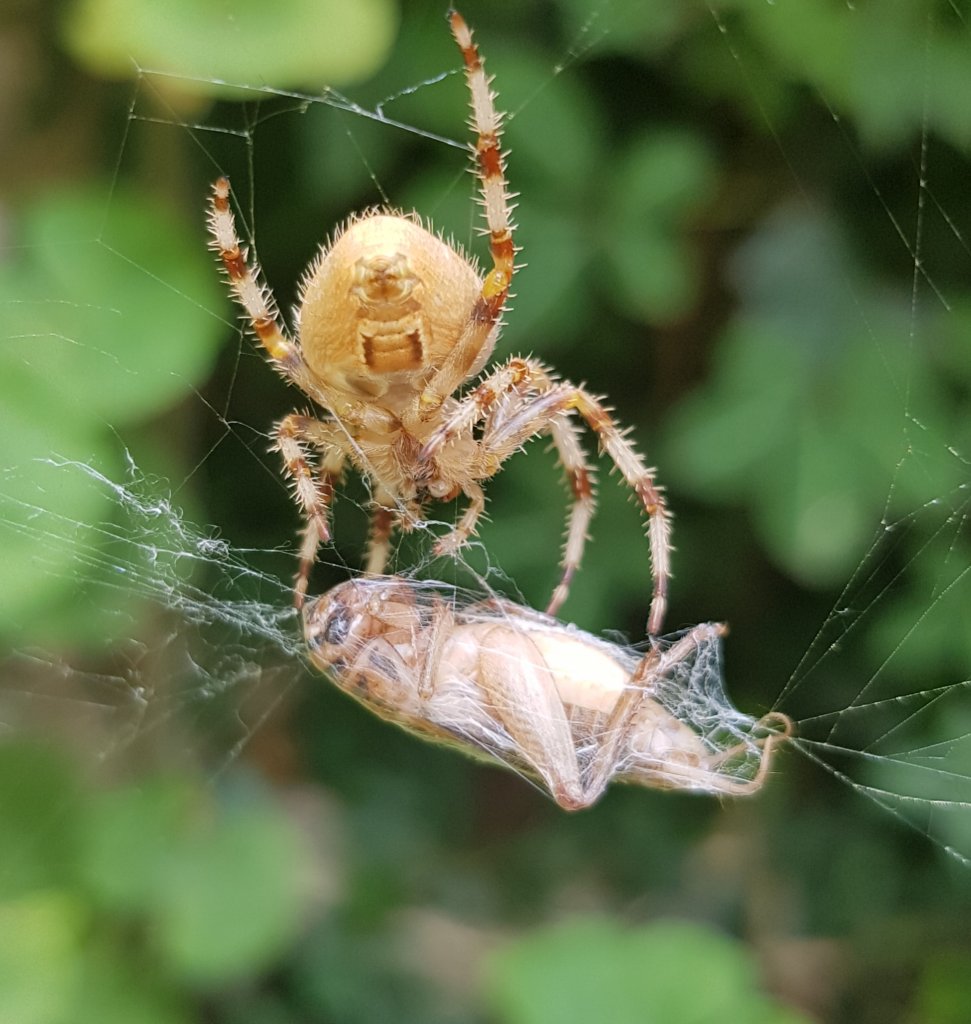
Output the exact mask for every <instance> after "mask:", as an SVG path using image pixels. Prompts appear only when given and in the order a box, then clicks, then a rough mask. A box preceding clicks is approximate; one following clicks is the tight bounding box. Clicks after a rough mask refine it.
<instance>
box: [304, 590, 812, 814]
mask: <svg viewBox="0 0 971 1024" xmlns="http://www.w3.org/2000/svg"><path fill="white" fill-rule="evenodd" d="M304 630H305V635H306V640H307V644H308V648H309V652H310V658H311V660H312V661H313V663H314V664H315V665H316V666H317V667H318V668H320V669H321V670H322V671H324V672H325V673H326V674H327V675H329V676H330V678H331V679H332V680H333V681H334V682H335V683H336V684H337V686H339V687H340V688H341V689H342V690H345V691H346V692H347V693H349V694H350V695H351V696H353V697H355V698H356V699H357V700H359V701H360V702H361V703H363V704H365V705H366V706H367V707H369V708H370V709H371V710H372V711H374V712H375V713H376V714H377V715H379V716H380V717H381V718H385V719H388V720H389V721H392V722H396V723H398V724H399V725H401V726H403V727H404V728H406V729H408V730H410V731H412V732H414V733H417V734H419V735H421V736H424V737H426V738H429V739H432V740H435V741H437V742H441V743H446V744H449V745H451V746H456V747H459V748H461V749H463V750H464V751H465V752H467V753H470V754H472V755H473V756H479V757H485V758H487V759H489V760H492V761H497V762H499V763H501V764H503V765H506V766H507V767H510V768H512V769H514V770H515V771H517V772H519V773H520V774H522V775H524V776H526V777H527V778H530V779H532V780H534V781H535V782H536V783H538V784H539V785H540V786H541V787H542V788H544V789H545V790H546V791H548V792H549V794H550V795H551V796H552V797H553V799H554V800H555V801H556V802H557V803H558V804H559V805H560V807H562V808H564V809H566V810H578V809H581V808H584V807H589V806H590V805H591V804H593V803H594V802H595V801H596V800H597V799H598V798H599V797H600V796H601V795H602V793H603V791H604V790H605V789H606V787H607V785H608V783H610V782H611V781H612V780H616V781H620V782H629V783H635V784H638V785H642V786H649V787H652V788H656V789H682V790H694V791H698V792H703V793H723V794H746V793H754V792H756V791H757V790H758V789H759V788H760V787H761V786H762V785H763V783H764V782H765V780H766V778H767V777H768V773H769V769H770V766H771V762H772V755H773V751H774V750H775V748H776V747H777V745H778V744H779V743H780V742H781V741H782V740H784V739H785V738H786V737H788V736H790V735H791V734H792V723H791V721H790V720H789V719H788V718H787V717H786V716H785V715H783V714H781V713H779V712H775V711H773V712H770V713H769V714H767V715H764V716H763V717H762V718H760V719H758V720H756V719H754V718H752V717H750V716H748V715H745V714H742V713H741V712H740V711H737V710H736V709H735V708H734V707H733V706H732V705H731V703H730V702H729V700H728V698H727V697H726V696H725V692H724V688H723V686H722V681H721V641H722V637H723V636H724V635H725V632H726V630H725V627H724V626H722V625H718V624H714V623H703V624H701V625H698V626H694V627H693V628H691V629H689V630H687V631H686V632H684V633H683V634H682V635H681V636H680V637H678V638H676V639H674V640H671V641H669V642H665V641H655V643H654V644H653V645H652V646H651V647H650V649H649V650H647V651H646V653H638V652H636V651H634V650H632V649H630V648H627V647H623V646H621V645H619V644H614V643H611V642H609V641H606V640H602V639H599V638H598V637H595V636H593V635H591V634H589V633H585V632H583V631H582V630H580V629H577V628H576V627H574V626H570V625H565V624H564V623H562V622H559V621H558V620H556V619H553V618H550V617H549V616H547V615H542V614H540V613H539V612H535V611H533V610H532V609H529V608H525V607H523V606H521V605H517V604H514V603H512V602H509V601H504V600H486V601H463V600H462V594H461V593H460V592H458V591H456V590H454V589H450V588H446V587H445V586H444V585H440V584H427V583H419V582H416V581H413V580H406V579H403V578H401V577H369V578H361V579H358V580H353V581H350V582H347V583H342V584H340V585H339V586H336V587H334V588H333V589H332V590H330V591H328V592H327V593H325V594H324V595H323V596H321V597H318V598H316V599H315V600H314V601H312V602H310V603H309V604H308V605H307V606H306V608H305V609H304Z"/></svg>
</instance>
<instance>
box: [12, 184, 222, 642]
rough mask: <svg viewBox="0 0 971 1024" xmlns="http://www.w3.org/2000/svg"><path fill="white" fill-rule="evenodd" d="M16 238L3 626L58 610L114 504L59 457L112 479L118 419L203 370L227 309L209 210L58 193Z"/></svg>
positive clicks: (125, 196)
mask: <svg viewBox="0 0 971 1024" xmlns="http://www.w3.org/2000/svg"><path fill="white" fill-rule="evenodd" d="M19 241H20V243H21V247H20V248H19V249H18V256H19V260H18V261H17V262H14V263H9V264H4V265H0V310H3V314H4V336H3V341H4V344H2V345H0V406H2V407H3V408H4V409H5V412H6V418H5V429H4V430H3V431H2V432H0V464H2V465H3V466H4V467H6V471H5V472H4V474H3V478H2V481H0V505H2V507H3V511H4V522H5V525H6V526H7V527H8V529H7V532H6V534H5V541H4V577H5V600H4V602H3V605H2V611H0V629H10V628H11V627H16V628H19V629H20V630H23V631H25V632H28V633H30V632H33V629H32V625H31V624H32V621H33V619H34V618H35V617H37V616H40V615H41V613H42V612H46V621H47V622H48V624H53V621H54V619H55V613H56V611H57V609H58V608H60V607H62V606H63V603H64V601H65V600H66V599H67V598H68V597H69V596H70V593H71V591H72V588H73V589H74V590H76V589H77V586H78V582H77V581H78V571H79V566H80V563H81V561H82V559H90V555H91V549H92V548H93V547H97V545H98V544H99V541H100V540H101V537H100V534H99V524H100V523H102V522H104V521H106V520H110V519H111V518H112V517H113V515H114V514H115V509H114V504H113V502H112V496H111V489H110V488H107V487H99V486H97V485H96V483H95V482H94V480H93V478H92V477H91V476H90V475H88V474H85V473H84V472H81V471H79V470H78V471H72V470H70V469H68V470H65V471H62V472H55V471H54V466H56V465H57V464H61V463H63V462H65V461H72V460H73V461H77V462H78V463H80V464H83V465H89V466H92V467H97V470H98V471H100V472H101V473H103V474H104V475H105V476H106V477H107V478H108V479H112V480H117V479H118V478H119V477H120V476H121V468H120V459H119V444H118V440H117V433H116V432H117V431H118V430H119V429H120V428H122V427H123V426H124V425H125V424H128V423H132V422H137V421H140V420H144V419H146V418H148V417H150V416H152V415H155V414H157V413H159V412H161V411H163V410H165V409H168V408H170V407H171V406H172V404H173V403H174V402H175V401H176V400H177V399H178V398H180V397H181V396H182V395H184V394H186V393H187V392H189V391H190V390H191V389H193V388H195V387H198V386H199V385H200V383H201V382H202V381H203V380H204V379H205V377H206V376H207V375H208V374H209V372H210V370H211V368H212V365H213V362H214V360H215V356H216V352H217V349H218V347H219V344H220V343H221V341H222V335H223V324H222V321H221V320H220V319H219V318H218V317H216V316H214V315H213V314H212V313H211V312H210V311H211V310H212V309H215V308H218V307H219V306H220V304H221V302H222V296H221V293H220V291H219V281H218V274H217V273H216V269H215V266H214V263H213V261H212V260H211V259H210V258H209V256H208V254H207V251H206V248H205V244H204V241H203V236H202V226H201V223H200V225H198V226H197V227H196V229H195V230H191V229H190V228H189V227H188V226H187V225H185V224H183V223H181V222H180V221H179V220H178V219H177V218H174V217H172V216H170V215H167V214H166V213H165V212H164V211H163V210H162V209H160V208H159V207H158V206H157V205H156V204H155V203H153V202H151V201H150V200H149V199H147V198H145V197H143V196H138V195H136V194H134V193H129V192H127V191H125V190H124V189H122V188H120V187H114V188H112V189H111V190H110V191H109V192H105V191H101V190H98V189H95V188H93V187H88V188H79V189H76V190H74V191H63V192H51V193H47V194H45V195H44V196H43V197H42V198H41V199H39V200H37V201H36V202H35V203H34V204H33V205H32V206H30V207H28V208H27V209H26V210H25V211H24V213H23V215H22V219H21V223H20V225H19ZM92 561H93V562H94V563H95V564H97V559H94V560H92ZM89 564H90V562H89ZM38 566H43V567H44V571H43V572H39V571H38ZM81 572H82V574H83V570H81ZM72 577H73V582H72Z"/></svg>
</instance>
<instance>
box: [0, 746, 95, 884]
mask: <svg viewBox="0 0 971 1024" xmlns="http://www.w3.org/2000/svg"><path fill="white" fill-rule="evenodd" d="M83 814H84V805H83V801H82V792H81V790H80V787H79V786H78V785H77V781H76V779H75V777H74V774H73V773H72V770H71V767H70V766H69V765H68V764H67V763H66V762H65V761H64V760H63V759H62V758H61V757H59V756H58V755H57V754H55V753H53V752H52V751H50V750H48V749H46V748H44V747H40V746H36V745H34V744H32V743H29V742H27V741H24V740H21V741H17V742H8V743H4V744H0V898H3V897H9V896H14V897H16V896H19V895H21V894H24V893H28V892H31V891H40V890H45V889H51V890H54V889H56V888H57V887H59V886H65V885H70V884H71V882H72V881H73V879H74V878H75V875H76V857H77V828H78V820H79V819H80V817H81V816H82V815H83Z"/></svg>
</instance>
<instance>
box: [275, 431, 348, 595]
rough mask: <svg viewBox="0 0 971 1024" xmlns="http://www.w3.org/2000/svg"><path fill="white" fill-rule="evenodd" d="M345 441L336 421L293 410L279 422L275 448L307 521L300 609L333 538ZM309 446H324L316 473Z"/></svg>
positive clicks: (299, 585) (298, 583)
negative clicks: (319, 551)
mask: <svg viewBox="0 0 971 1024" xmlns="http://www.w3.org/2000/svg"><path fill="white" fill-rule="evenodd" d="M344 441H345V435H344V433H343V432H342V431H341V430H340V428H339V427H337V425H336V424H334V423H329V422H324V421H321V420H315V419H312V418H311V417H309V416H299V415H297V414H296V413H291V414H290V415H289V416H285V417H284V418H283V419H282V420H280V422H279V423H278V424H277V425H276V430H275V442H274V448H275V449H276V450H277V451H279V452H280V454H281V455H282V456H283V468H284V472H285V473H286V475H287V476H288V477H289V478H290V480H291V482H292V483H293V489H294V496H295V498H296V501H297V504H298V505H299V506H300V511H301V512H302V513H303V515H304V518H305V520H306V526H305V528H304V533H303V541H302V542H301V545H300V556H299V557H300V562H299V569H298V570H297V576H296V581H295V583H294V599H293V603H294V605H295V606H296V607H297V608H300V607H301V606H302V605H303V602H304V598H305V597H306V593H307V585H308V582H309V579H310V570H311V569H312V568H313V564H314V562H315V561H316V558H317V548H318V546H319V545H320V544H321V543H324V544H326V543H328V542H329V541H330V537H331V533H330V525H329V523H328V517H329V513H330V505H331V501H332V500H333V497H334V484H335V483H336V482H337V481H338V480H339V479H340V475H341V472H342V470H343V468H344V458H345V456H344V450H343V442H344ZM307 445H313V446H314V447H315V448H318V449H320V451H321V452H322V455H323V458H322V461H321V463H320V468H319V470H318V472H317V474H316V475H315V474H314V471H313V469H312V468H311V464H310V459H309V456H308V452H307V449H306V446H307Z"/></svg>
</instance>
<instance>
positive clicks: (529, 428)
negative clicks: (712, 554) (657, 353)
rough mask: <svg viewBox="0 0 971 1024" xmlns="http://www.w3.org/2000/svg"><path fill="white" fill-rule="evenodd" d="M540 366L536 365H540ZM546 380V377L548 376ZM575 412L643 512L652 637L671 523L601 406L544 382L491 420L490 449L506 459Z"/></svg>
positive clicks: (662, 596)
mask: <svg viewBox="0 0 971 1024" xmlns="http://www.w3.org/2000/svg"><path fill="white" fill-rule="evenodd" d="M540 369H541V368H540ZM548 379H549V378H548ZM574 411H575V412H577V413H579V414H580V416H582V417H583V419H584V420H585V421H586V423H587V424H588V426H589V427H590V429H591V430H593V431H594V433H596V435H597V437H598V439H599V441H600V447H601V448H602V449H603V450H604V451H605V452H606V453H607V455H608V456H609V457H610V459H611V461H612V462H613V463H614V465H615V466H616V467H617V469H618V470H619V471H620V473H621V475H622V476H623V477H624V479H625V480H626V481H627V484H628V486H629V487H630V488H631V489H632V490H633V491H634V493H635V494H636V495H637V497H638V499H639V501H640V502H641V505H642V506H643V508H644V511H645V513H646V515H647V531H648V541H649V544H650V549H651V563H652V568H653V575H654V587H653V592H652V595H651V608H650V612H649V614H648V620H647V632H648V634H650V635H652V636H655V635H657V634H658V633H659V632H660V630H661V624H662V622H663V621H664V612H665V608H666V606H667V593H668V580H669V578H670V574H671V570H670V554H671V523H670V517H669V513H668V511H667V507H666V505H665V503H664V495H663V492H662V491H661V489H660V488H659V487H658V486H657V484H655V482H654V471H653V470H651V469H648V467H647V466H646V465H645V464H644V461H643V459H641V457H640V455H638V453H637V451H636V450H635V449H634V447H633V446H632V445H631V444H630V442H629V441H628V440H627V439H626V437H625V436H624V434H623V433H622V432H621V430H620V429H619V428H618V426H617V424H616V423H615V422H614V420H613V417H612V416H611V415H610V413H609V412H608V411H607V409H606V408H604V406H603V405H602V404H601V403H600V402H599V401H598V400H597V399H596V398H594V397H593V396H592V395H591V394H589V393H588V392H587V391H586V390H585V389H584V388H582V387H577V386H576V385H574V384H570V383H568V382H561V383H554V382H552V381H549V383H548V385H547V389H546V390H543V391H541V392H540V393H539V394H537V395H534V396H531V397H529V398H528V400H527V401H525V402H524V403H523V404H522V406H521V407H520V408H518V409H517V410H516V411H515V412H513V413H512V414H511V415H508V416H506V417H504V418H503V419H502V422H501V423H498V424H495V425H494V430H493V434H492V437H491V438H490V448H492V450H493V451H494V452H495V453H496V455H497V457H498V458H499V460H500V461H503V460H504V459H505V458H508V456H509V455H510V454H512V452H514V451H516V450H517V449H518V448H519V447H520V446H521V445H522V444H523V443H524V442H525V441H527V440H528V439H529V438H530V437H533V436H534V435H535V434H538V433H542V432H544V431H549V430H551V429H552V427H551V425H552V424H553V423H554V422H556V419H557V417H558V416H560V415H561V414H563V413H566V412H574Z"/></svg>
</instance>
